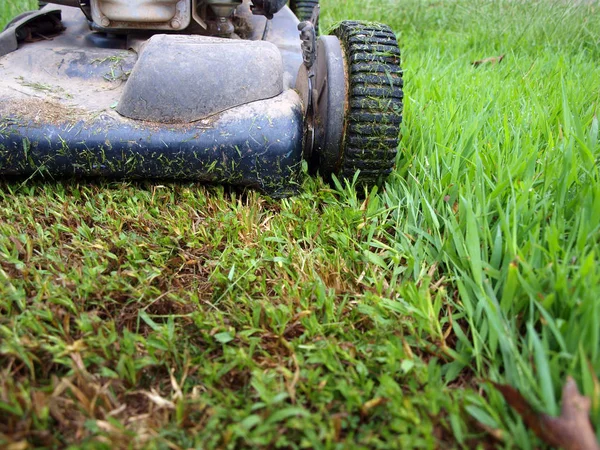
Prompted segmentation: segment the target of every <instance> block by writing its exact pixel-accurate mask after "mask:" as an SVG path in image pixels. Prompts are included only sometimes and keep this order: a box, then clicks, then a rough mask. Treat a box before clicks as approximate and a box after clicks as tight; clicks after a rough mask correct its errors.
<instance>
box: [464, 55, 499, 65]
mask: <svg viewBox="0 0 600 450" xmlns="http://www.w3.org/2000/svg"><path fill="white" fill-rule="evenodd" d="M504 56H505V55H500V56H492V57H490V58H484V59H478V60H477V61H473V62H472V63H471V64H473V65H474V66H475V67H479V66H480V65H482V64H491V65H494V64H498V63H499V62H502V60H503V59H504Z"/></svg>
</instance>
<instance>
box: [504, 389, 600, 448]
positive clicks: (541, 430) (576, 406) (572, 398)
mask: <svg viewBox="0 0 600 450" xmlns="http://www.w3.org/2000/svg"><path fill="white" fill-rule="evenodd" d="M493 384H494V386H495V387H496V389H498V390H499V391H500V392H501V393H502V395H503V396H504V399H505V400H506V402H507V403H508V404H509V405H510V406H512V408H513V409H514V410H515V411H517V412H518V413H519V415H520V416H521V417H522V418H523V421H524V422H525V424H526V425H527V426H528V427H529V428H530V429H531V430H532V431H533V432H534V433H535V434H536V435H537V436H538V437H539V438H540V439H542V440H543V441H544V442H546V443H547V444H549V445H551V446H553V447H561V448H564V449H566V450H600V446H599V445H598V441H596V434H595V433H594V429H593V428H592V424H591V423H590V419H589V412H590V405H591V401H590V399H589V398H587V397H585V396H583V395H581V394H580V393H579V390H578V389H577V384H576V383H575V380H573V378H571V377H568V378H567V382H566V383H565V385H564V387H563V393H562V408H561V413H560V416H559V417H553V416H549V415H547V414H543V413H538V412H536V411H535V410H534V409H533V408H532V407H531V405H530V404H529V403H528V402H527V400H525V398H524V397H523V396H522V395H521V393H520V392H519V391H517V390H516V389H515V388H513V387H511V386H508V385H506V384H498V383H493Z"/></svg>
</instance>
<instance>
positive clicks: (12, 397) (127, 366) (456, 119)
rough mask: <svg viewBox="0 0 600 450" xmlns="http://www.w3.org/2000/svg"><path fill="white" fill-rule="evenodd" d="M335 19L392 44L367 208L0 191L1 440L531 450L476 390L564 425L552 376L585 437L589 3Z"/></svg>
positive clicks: (531, 439)
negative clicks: (384, 166) (507, 394)
mask: <svg viewBox="0 0 600 450" xmlns="http://www.w3.org/2000/svg"><path fill="white" fill-rule="evenodd" d="M25 7H26V2H25V1H16V0H13V1H11V0H9V1H8V2H3V4H2V5H0V26H2V25H3V24H4V23H5V22H6V21H7V20H8V19H9V17H10V16H11V14H13V13H17V12H18V11H20V10H22V9H25ZM345 18H352V19H363V20H369V21H382V22H385V23H387V24H389V25H390V26H391V27H392V28H393V29H394V31H395V32H396V33H397V35H398V38H399V42H400V43H401V48H402V51H403V66H404V69H405V79H406V86H405V115H404V117H405V121H404V124H403V127H402V141H401V144H400V152H399V156H398V161H397V170H396V171H395V172H394V173H393V175H392V176H391V177H390V178H389V180H388V181H387V183H386V184H385V185H384V186H382V187H381V189H379V190H373V191H371V192H367V193H362V194H364V195H359V194H357V193H356V190H355V189H354V187H353V186H348V185H342V184H337V185H334V186H329V185H327V184H325V183H324V182H322V181H321V180H320V179H319V178H314V177H309V176H306V177H305V181H304V183H303V186H302V191H301V193H300V195H298V196H296V197H293V198H289V199H285V200H272V199H269V198H267V197H265V196H263V195H261V194H259V193H257V192H253V191H249V192H240V191H236V190H232V189H228V188H224V187H218V186H212V187H210V186H209V187H207V186H202V185H198V184H195V183H189V182H184V183H164V182H161V183H156V182H139V183H134V182H102V181H93V182H91V181H90V182H88V181H85V180H67V181H45V182H42V181H36V180H28V181H23V180H18V181H1V182H0V446H2V445H4V446H6V445H8V444H11V445H13V447H12V448H14V449H17V448H18V449H21V448H27V446H28V445H29V446H37V447H48V448H52V447H64V446H66V445H74V446H83V447H86V448H107V449H110V448H140V447H147V448H188V447H197V448H240V447H253V448H275V447H283V448H327V449H329V448H348V447H353V448H393V447H396V448H412V447H419V448H452V447H461V446H462V447H471V448H472V447H477V446H479V447H480V448H490V447H500V448H505V447H506V448H523V449H533V448H540V447H543V445H544V444H543V443H542V441H540V440H539V439H538V438H537V437H536V435H535V434H534V433H533V432H532V431H531V430H530V429H529V427H527V426H526V425H525V424H524V422H523V420H522V419H521V418H520V416H519V415H518V414H516V413H515V412H514V411H513V410H512V409H511V407H510V406H509V405H508V404H507V403H506V402H505V400H504V398H503V396H502V395H501V394H500V392H499V391H498V390H497V389H496V388H495V387H494V385H493V384H492V382H497V383H502V384H506V385H510V386H512V387H514V388H516V389H518V390H519V391H520V392H521V393H522V394H523V395H524V396H525V398H526V399H527V401H528V402H529V403H530V404H531V405H532V406H533V407H534V408H535V409H536V410H537V411H539V412H544V413H547V414H551V415H558V414H559V413H560V405H561V391H562V386H563V385H564V383H565V380H566V378H567V376H568V375H570V376H572V377H573V378H574V379H575V381H576V382H577V385H578V387H579V390H580V391H581V392H582V393H583V394H585V395H586V396H587V397H589V398H590V399H591V403H592V408H591V412H590V416H591V421H592V424H593V426H594V428H595V429H596V430H600V382H599V381H598V376H599V374H600V302H599V301H598V300H599V299H600V266H599V257H600V177H599V169H598V162H599V158H600V142H599V129H600V128H599V123H598V119H597V117H596V114H597V108H598V102H599V100H600V65H599V64H598V61H599V60H600V6H599V5H598V4H597V3H593V2H569V1H564V0H531V1H517V0H515V1H493V0H453V1H426V0H421V1H418V0H403V1H400V0H393V1H392V0H380V1H374V0H346V1H342V0H340V1H334V0H324V1H323V3H322V29H323V30H326V29H327V28H329V27H331V26H332V25H333V24H334V23H335V22H336V21H339V20H342V19H345ZM501 55H504V58H503V59H502V60H501V62H497V59H498V58H497V59H496V60H489V61H487V62H484V63H482V64H480V65H479V66H475V65H473V64H472V63H473V62H474V61H478V60H483V59H486V58H493V57H499V56H501Z"/></svg>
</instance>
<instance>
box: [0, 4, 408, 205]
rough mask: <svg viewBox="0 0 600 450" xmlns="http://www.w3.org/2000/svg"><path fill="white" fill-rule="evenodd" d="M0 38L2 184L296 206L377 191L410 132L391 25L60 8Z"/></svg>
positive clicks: (47, 7)
mask: <svg viewBox="0 0 600 450" xmlns="http://www.w3.org/2000/svg"><path fill="white" fill-rule="evenodd" d="M46 3H48V4H42V5H41V6H40V9H39V10H36V11H31V12H26V13H24V14H21V15H19V16H17V17H15V18H14V19H13V20H12V21H11V22H9V23H8V25H7V26H6V28H5V29H4V31H3V32H2V33H0V175H1V176H11V175H15V176H25V177H31V176H43V177H52V178H56V177H69V176H92V177H97V176H102V177H113V178H115V177H116V178H143V179H148V178H159V179H191V180H200V181H205V182H216V183H227V184H232V185H241V186H248V187H252V188H256V189H259V190H261V191H263V192H265V193H266V194H268V195H270V196H273V197H284V196H288V195H293V194H295V193H297V191H298V186H299V181H300V177H301V175H302V173H303V170H302V166H303V160H305V161H306V162H307V167H308V168H309V171H312V172H313V173H314V172H317V171H318V172H320V173H321V175H322V176H323V177H324V178H326V179H332V177H333V176H334V175H335V176H337V177H338V178H345V179H351V180H355V181H357V183H358V184H364V185H372V184H375V183H379V182H381V181H382V180H383V179H384V178H385V177H386V176H387V175H388V174H389V173H390V172H391V171H392V170H393V167H394V163H395V159H396V152H397V147H398V139H399V127H400V123H401V121H402V102H403V93H402V88H403V80H402V70H401V68H400V65H399V64H400V50H399V48H398V43H397V41H396V37H395V35H394V33H393V32H392V30H391V29H390V28H389V27H387V26H385V25H382V24H377V23H363V22H355V21H344V22H341V23H339V24H338V25H337V26H336V27H335V28H334V29H333V30H332V32H331V35H324V36H319V34H318V15H319V5H318V0H291V3H290V5H289V6H287V5H286V0H60V1H59V0H55V1H51V2H46Z"/></svg>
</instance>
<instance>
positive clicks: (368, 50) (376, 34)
mask: <svg viewBox="0 0 600 450" xmlns="http://www.w3.org/2000/svg"><path fill="white" fill-rule="evenodd" d="M332 32H333V34H334V35H335V36H336V37H337V38H338V39H339V41H340V46H341V48H342V53H343V54H344V59H345V63H346V64H345V74H346V81H347V100H346V108H345V109H346V111H345V117H344V124H343V128H342V129H343V130H344V135H343V137H342V142H341V145H340V147H341V152H339V151H338V155H337V161H338V163H337V167H336V169H337V170H335V171H334V172H333V173H335V174H336V175H337V176H338V177H341V178H345V179H348V180H352V179H353V178H354V176H355V174H356V172H357V171H360V172H359V175H358V182H359V184H361V185H366V186H372V185H375V184H378V183H380V182H382V181H383V180H384V179H385V178H387V176H388V175H389V174H390V173H391V172H392V170H393V169H394V165H395V161H396V153H397V148H398V141H399V135H400V124H401V123H402V107H403V103H402V102H403V98H404V94H403V92H402V88H403V86H404V83H403V79H402V69H401V68H400V49H399V48H398V42H397V40H396V36H395V35H394V33H393V31H392V30H391V29H390V28H389V27H388V26H386V25H382V24H376V23H360V22H349V21H348V22H342V23H341V24H340V25H338V26H337V27H336V28H335V29H334V30H333V31H332ZM330 158H331V157H330Z"/></svg>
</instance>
